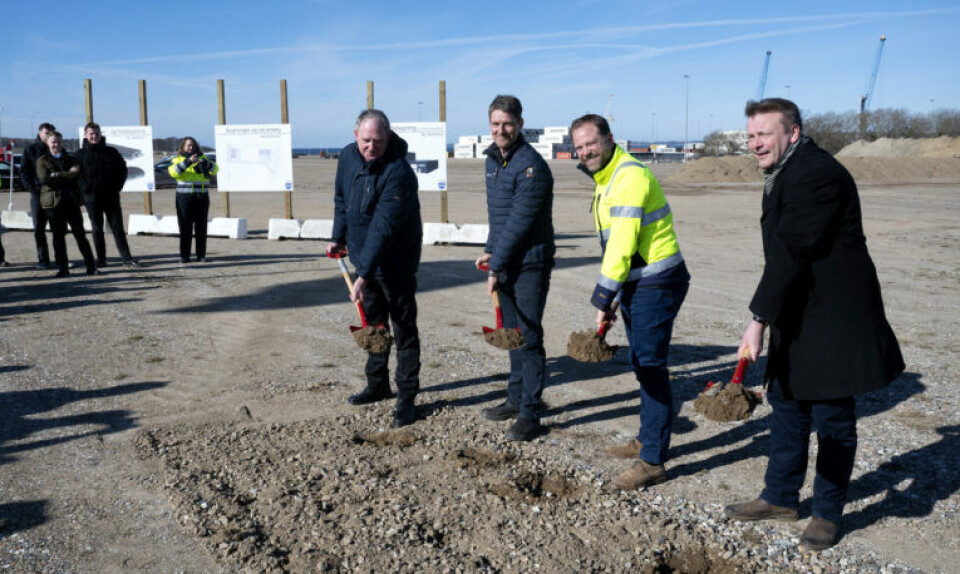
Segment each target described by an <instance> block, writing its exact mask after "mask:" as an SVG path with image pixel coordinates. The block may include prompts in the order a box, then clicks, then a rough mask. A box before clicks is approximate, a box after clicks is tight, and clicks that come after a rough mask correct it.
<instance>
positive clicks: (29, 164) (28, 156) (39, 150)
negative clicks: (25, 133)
mask: <svg viewBox="0 0 960 574" xmlns="http://www.w3.org/2000/svg"><path fill="white" fill-rule="evenodd" d="M47 151H49V150H48V149H47V144H45V143H43V142H42V141H41V140H40V136H37V139H36V140H35V141H34V142H33V143H32V144H30V145H29V146H27V149H25V150H24V151H23V161H22V163H21V164H20V182H21V183H23V188H24V189H26V190H27V191H29V192H30V193H33V194H39V193H40V180H39V179H37V160H38V159H40V156H42V155H44V154H46V153H47Z"/></svg>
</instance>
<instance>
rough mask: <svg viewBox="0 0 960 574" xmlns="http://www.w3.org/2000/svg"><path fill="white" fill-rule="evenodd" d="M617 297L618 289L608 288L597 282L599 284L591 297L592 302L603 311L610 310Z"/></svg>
mask: <svg viewBox="0 0 960 574" xmlns="http://www.w3.org/2000/svg"><path fill="white" fill-rule="evenodd" d="M616 297H617V292H616V291H614V290H612V289H607V288H606V287H604V286H603V285H600V284H599V283H597V286H596V287H594V288H593V296H592V297H590V304H591V305H593V306H594V307H596V308H597V309H600V310H601V311H608V310H610V305H612V304H613V300H614V299H616Z"/></svg>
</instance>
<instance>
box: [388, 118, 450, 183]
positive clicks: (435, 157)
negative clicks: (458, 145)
mask: <svg viewBox="0 0 960 574" xmlns="http://www.w3.org/2000/svg"><path fill="white" fill-rule="evenodd" d="M390 127H391V128H393V131H394V132H395V133H396V134H397V135H398V136H400V137H401V138H403V139H404V140H405V141H406V142H407V161H409V162H410V166H411V167H412V168H413V171H415V172H416V173H417V179H418V180H419V182H420V191H441V190H445V189H447V124H446V122H415V123H414V122H411V123H402V124H391V126H390Z"/></svg>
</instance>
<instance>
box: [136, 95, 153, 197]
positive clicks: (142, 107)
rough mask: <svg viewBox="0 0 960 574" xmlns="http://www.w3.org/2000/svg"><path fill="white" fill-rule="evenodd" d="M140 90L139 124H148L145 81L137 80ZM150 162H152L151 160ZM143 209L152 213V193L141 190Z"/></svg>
mask: <svg viewBox="0 0 960 574" xmlns="http://www.w3.org/2000/svg"><path fill="white" fill-rule="evenodd" d="M137 84H138V86H139V91H140V125H141V126H146V125H149V122H148V121H147V81H146V80H139V81H138V82H137ZM150 163H153V161H152V160H151V162H150ZM143 211H145V212H146V214H147V215H153V195H152V194H151V193H150V192H149V191H145V192H143Z"/></svg>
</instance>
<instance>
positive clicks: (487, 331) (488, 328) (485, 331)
mask: <svg viewBox="0 0 960 574" xmlns="http://www.w3.org/2000/svg"><path fill="white" fill-rule="evenodd" d="M481 329H483V332H484V334H486V333H493V332H494V331H496V329H491V328H490V327H481Z"/></svg>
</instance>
